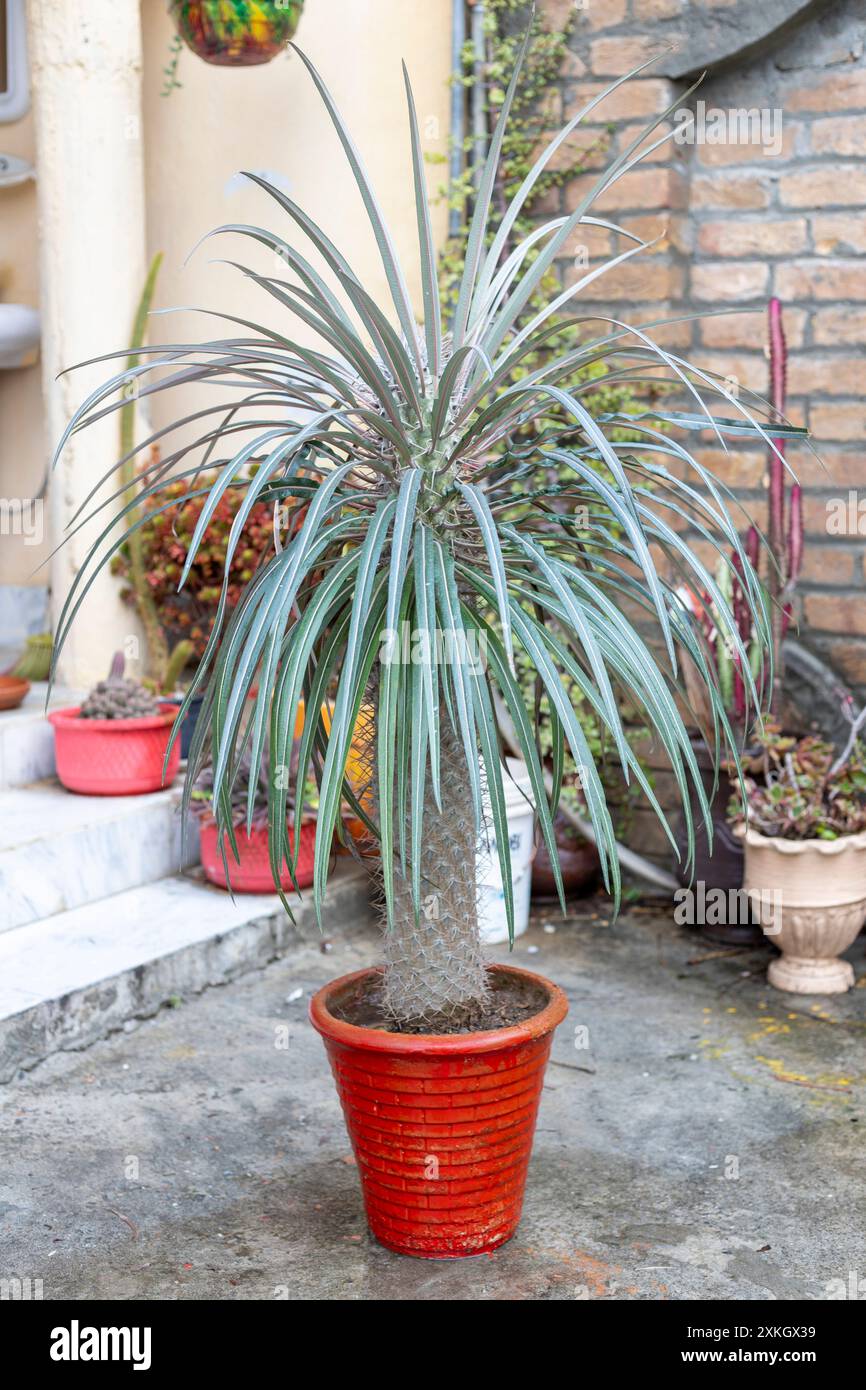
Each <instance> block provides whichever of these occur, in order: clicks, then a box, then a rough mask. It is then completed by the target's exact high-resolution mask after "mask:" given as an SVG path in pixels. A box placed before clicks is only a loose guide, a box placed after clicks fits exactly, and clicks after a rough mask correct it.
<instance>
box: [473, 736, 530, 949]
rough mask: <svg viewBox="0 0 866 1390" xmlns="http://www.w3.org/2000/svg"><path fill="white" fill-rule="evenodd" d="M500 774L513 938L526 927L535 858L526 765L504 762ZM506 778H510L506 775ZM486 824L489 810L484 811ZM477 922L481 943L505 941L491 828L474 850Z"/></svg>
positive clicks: (513, 760) (505, 925) (511, 760)
mask: <svg viewBox="0 0 866 1390" xmlns="http://www.w3.org/2000/svg"><path fill="white" fill-rule="evenodd" d="M506 764H507V767H508V773H503V779H502V780H503V785H504V790H505V809H506V814H507V816H508V843H509V846H510V849H511V881H512V884H513V888H514V935H515V937H518V936H522V935H523V933H524V932H525V931H526V928H527V927H528V925H529V893H530V888H531V886H532V860H533V857H534V855H535V806H534V801H533V796H532V784H531V782H530V780H529V774H528V772H527V770H526V764H525V763H524V762H521V760H520V759H519V758H507V759H506ZM509 774H510V775H509ZM487 812H488V820H489V817H490V808H489V806H488V808H487ZM476 864H477V873H478V890H479V891H478V921H479V928H480V931H481V940H482V941H484V942H486V943H488V944H492V943H493V942H498V941H507V940H508V922H507V919H506V916H505V894H504V892H503V889H502V873H501V870H500V867H499V855H498V853H497V848H496V836H495V834H494V832H493V828H492V825H491V826H490V829H489V831H488V834H487V835H486V836H485V837H484V840H483V842H482V844H481V845H479V847H478V854H477V859H476Z"/></svg>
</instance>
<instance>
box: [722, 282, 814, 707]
mask: <svg viewBox="0 0 866 1390" xmlns="http://www.w3.org/2000/svg"><path fill="white" fill-rule="evenodd" d="M768 319H769V345H770V403H771V405H772V407H773V414H774V417H775V420H776V422H779V421H781V420H782V419H783V418H784V414H785V397H786V390H787V375H788V349H787V345H786V343H785V330H784V326H783V323H782V305H781V302H780V301H779V300H778V299H775V298H773V299H771V300H770V303H769V306H768ZM773 445H774V448H773V449H771V450H770V453H769V460H768V469H767V471H768V476H769V485H768V491H767V510H768V515H767V543H768V546H769V550H770V555H771V557H772V558H771V560H770V563H769V567H768V568H769V573H768V575H767V589H768V591H769V595H770V606H771V612H770V624H771V630H772V638H773V689H772V691H771V693H770V709H771V712H772V713H773V714H778V712H779V705H780V702H781V695H782V675H783V671H782V641H783V639H784V636H785V633H786V632H787V630H788V625H789V623H790V621H791V615H792V611H793V591H794V585H795V584H796V581H797V577H798V575H799V573H800V566H801V563H802V558H803V499H802V495H801V489H800V485H799V484H798V483H793V484H792V485H791V489H790V494H789V493H788V484H787V472H788V470H787V468H786V465H785V461H784V454H785V441H784V439H774V440H773ZM776 451H778V452H776ZM786 518H787V526H786ZM745 550H746V555H747V556H748V559H749V561H750V563H751V564H752V565H753V566H754V567H755V568H757V566H758V556H759V537H758V532H757V530H756V529H755V527H754V526H751V527H749V530H748V533H747V535H746V538H745ZM733 597H734V616H735V618H737V626H738V627H740V619H739V616H738V615H739V614H740V613H747V612H748V608H747V605H746V604H745V596H744V594H743V593H742V588H741V586H740V585H739V584H738V583H737V582H736V581H735V582H734V595H733ZM740 636H741V637H742V638H743V639H744V641H747V640H748V638H749V636H750V633H749V632H743V631H742V628H741V627H740ZM734 713H735V714H736V716H737V717H738V718H742V717H743V716H744V714H745V685H744V682H743V679H742V674H741V672H740V671H739V670H735V671H734Z"/></svg>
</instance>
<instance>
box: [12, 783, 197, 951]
mask: <svg viewBox="0 0 866 1390" xmlns="http://www.w3.org/2000/svg"><path fill="white" fill-rule="evenodd" d="M179 804H180V787H179V785H178V786H175V787H170V788H169V789H168V790H166V791H161V792H152V793H149V794H148V795H145V796H76V795H74V794H73V793H71V792H67V791H65V790H64V789H63V788H62V787H61V786H60V785H59V783H57V782H39V783H36V784H34V785H33V786H29V787H19V788H17V789H15V790H12V791H5V792H2V793H0V932H5V931H9V930H11V929H12V928H15V927H22V926H25V925H26V924H27V923H32V922H38V921H41V919H42V918H45V917H53V916H54V915H55V914H56V913H60V912H66V911H68V910H69V909H72V908H77V907H81V906H84V905H86V904H88V903H96V902H99V900H100V899H102V898H106V897H108V896H109V895H111V894H114V893H122V892H123V891H124V890H126V889H129V888H137V887H140V886H141V885H142V884H145V883H153V882H155V881H156V880H158V879H162V878H166V877H167V876H168V875H170V874H173V873H176V872H177V871H178V870H179V869H180V868H182V867H185V865H182V864H181V834H180V830H181V826H180V816H179V814H178V807H179ZM186 838H187V844H186V854H185V861H186V865H189V864H194V863H197V862H198V836H197V833H196V826H195V822H194V821H192V820H191V821H190V825H189V829H188V831H187V837H186Z"/></svg>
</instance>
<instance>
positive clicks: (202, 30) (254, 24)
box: [168, 0, 304, 67]
mask: <svg viewBox="0 0 866 1390" xmlns="http://www.w3.org/2000/svg"><path fill="white" fill-rule="evenodd" d="M303 7H304V0H282V3H280V0H170V3H169V7H168V8H169V13H170V14H171V17H172V19H173V20H174V22H175V25H176V27H177V32H178V34H179V35H180V37H181V38H182V39H183V41H184V43H185V44H186V46H187V48H191V49H192V51H193V53H197V54H198V56H199V58H203V59H204V61H205V62H206V63H218V64H219V65H220V66H222V67H248V66H250V65H251V64H253V63H269V62H270V60H271V59H272V58H275V57H276V55H277V54H278V53H279V52H280V51H281V50H282V49H284V48H285V47H286V44H287V43H288V42H289V40H290V39H291V38H292V36H293V35H294V33H295V30H296V29H297V27H298V21H299V19H300V17H301V10H302V9H303Z"/></svg>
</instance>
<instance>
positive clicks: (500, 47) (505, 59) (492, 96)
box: [439, 0, 652, 835]
mask: <svg viewBox="0 0 866 1390" xmlns="http://www.w3.org/2000/svg"><path fill="white" fill-rule="evenodd" d="M528 18H529V4H528V3H527V0H486V3H485V15H484V39H485V61H484V64H483V69H482V71H481V74H480V76H481V79H482V81H483V84H484V108H485V118H486V125H487V135H488V137H489V135H490V134H491V133H492V129H493V126H494V124H495V121H496V118H497V115H498V111H499V108H500V106H501V105H502V102H503V101H504V98H505V91H506V88H507V85H508V82H509V80H510V78H511V73H512V72H513V70H514V66H515V62H516V59H517V53H518V48H519V45H520V42H521V40H522V36H523V33H524V32H525V28H526V24H527V22H528ZM577 20H578V13H577V11H576V10H575V12H574V13H573V14H572V15H571V16H570V17H569V18H568V20H567V21H566V23H565V25H564V27H563V28H562V29H561V30H556V31H552V30H549V29H547V28H546V27H545V26H544V24H543V23H542V21H541V20H540V19H539V17H538V16H536V18H535V21H534V24H533V30H532V37H531V40H530V46H529V49H528V53H527V59H526V63H525V65H524V68H523V75H522V77H521V80H520V82H519V84H518V87H517V90H516V93H515V98H514V103H513V106H512V113H511V118H510V121H509V129H508V133H507V134H506V137H505V140H504V143H503V157H502V160H501V162H500V170H499V172H498V174H497V178H496V182H495V185H494V194H493V208H494V216H493V218H492V219H491V220H492V224H493V225H492V229H491V232H490V236H489V239H488V240H492V238H493V236H494V235H495V232H496V228H497V226H498V225H499V222H500V221H501V218H502V215H503V214H504V212H505V209H506V208H507V207H508V205H509V203H510V202H511V200H512V198H513V196H514V194H515V193H516V192H517V190H518V189H519V187H520V186H521V184H522V183H523V181H524V179H525V177H526V175H527V174H528V173H529V171H530V169H531V168H532V166H533V164H534V163H535V161H536V159H537V158H538V154H539V152H540V150H541V148H542V146H543V142H544V139H545V136H546V135H547V133H548V131H549V130H550V129H556V128H558V127H559V126H560V124H561V121H560V114H561V113H560V112H559V111H558V110H552V109H551V100H552V99H553V100H556V101H557V102H558V100H559V91H560V88H559V82H560V80H561V78H562V75H563V67H564V64H565V62H566V60H567V57H568V53H569V39H570V37H571V35H572V34H573V32H574V29H575V26H576V24H577ZM476 61H477V60H476V52H475V46H474V43H473V42H472V41H471V40H470V41H468V42H467V43H466V44H465V45H464V47H463V51H462V54H461V68H460V71H458V72H457V73H455V74H454V75H453V77H452V81H453V82H455V83H457V84H459V85H460V86H462V87H463V88H464V89H465V90H466V91H467V93H469V92H470V91H471V90H472V88H473V87H474V85H475V82H476V72H475V64H476ZM469 126H470V123H469V122H468V121H467V135H466V138H465V139H464V141H463V143H462V148H461V153H462V156H463V160H462V162H463V166H464V172H463V174H462V176H461V177H460V178H459V179H457V180H454V181H453V182H452V183H451V185H450V186H443V187H442V188H441V189H440V196H441V197H442V198H443V199H444V200H447V202H448V207H449V211H451V212H452V213H454V212H456V213H458V214H459V218H460V225H459V230H458V231H457V233H456V235H451V236H450V237H449V239H448V241H447V242H446V244H445V247H444V249H443V252H442V254H441V257H440V262H439V290H440V299H441V302H442V307H443V313H444V315H445V318H446V321H447V320H448V319H450V317H451V315H452V313H453V310H454V307H455V305H456V302H457V295H458V292H459V287H460V276H461V274H462V268H463V261H464V255H465V247H466V241H467V238H468V234H469V223H470V218H471V212H472V200H473V194H474V178H475V172H476V171H475V169H474V168H473V154H474V146H475V137H474V132H473V131H472V130H471V129H470V128H469ZM611 131H612V127H606V128H604V129H603V130H602V131H601V133H600V134H599V137H598V139H597V140H596V142H595V143H594V144H593V145H591V146H590V147H589V148H586V147H582V148H581V149H580V150H579V151H578V152H577V153H576V154H575V155H574V156H573V157H572V158H566V159H562V160H556V161H555V162H553V167H549V168H548V169H547V170H546V171H545V172H544V173H543V174H542V175H541V177H540V178H539V179H538V181H537V183H536V184H535V187H534V189H533V193H532V195H531V197H530V198H529V199H528V200H527V202H526V203H525V204H524V206H523V208H522V209H521V212H520V215H519V216H518V217H517V219H516V220H515V224H514V228H513V230H512V234H511V237H510V239H509V242H510V244H509V245H507V246H506V248H505V251H504V253H503V254H504V255H507V254H508V253H509V252H510V251H511V250H513V249H514V247H515V246H516V245H518V244H519V243H520V241H521V240H523V238H525V237H526V236H528V235H529V234H530V233H531V232H532V231H533V230H534V229H535V228H536V227H537V226H538V225H539V223H540V222H543V221H546V220H547V219H548V218H549V217H550V216H551V210H550V204H551V194H552V193H554V192H555V191H556V190H557V189H560V188H562V187H564V186H565V185H566V184H568V183H569V182H570V181H571V180H572V179H575V178H577V177H578V176H579V175H580V174H582V173H584V172H585V171H586V160H587V156H588V155H595V154H596V153H598V152H599V151H601V152H602V153H603V152H604V151H605V150H606V149H607V148H608V146H609V144H610V135H611ZM567 148H568V146H567V145H565V146H564V147H563V149H565V150H567ZM560 153H561V152H560ZM440 159H442V157H441V156H440ZM442 162H444V160H443V161H442ZM537 255H538V251H536V250H532V251H530V253H529V255H528V257H527V261H528V262H531V261H532V260H534V259H535V258H536V256H537ZM559 288H560V280H559V275H558V273H557V271H556V270H554V269H553V268H551V269H550V270H549V271H548V273H547V275H546V276H545V277H544V279H543V280H542V283H541V285H540V286H539V289H538V291H537V292H536V294H535V295H534V296H533V297H532V298H531V299H530V301H529V302H528V304H527V306H526V309H525V311H524V315H523V320H522V321H523V322H528V321H529V320H530V319H531V318H532V317H534V315H535V314H536V313H537V312H538V311H539V310H540V309H543V308H544V307H545V306H546V305H547V304H548V303H549V301H550V298H551V297H552V295H555V294H556V293H557V291H558V289H559ZM551 322H552V323H558V324H559V325H560V328H561V332H559V333H558V334H555V335H553V336H552V338H551V340H550V346H549V347H546V348H545V349H544V350H543V351H539V352H536V353H534V354H531V355H528V356H527V357H525V358H524V359H523V360H522V362H521V364H520V366H519V367H518V368H516V369H515V370H514V372H513V373H512V376H511V381H512V382H513V383H516V382H517V381H519V380H521V379H522V378H523V377H524V376H526V375H528V374H529V373H530V372H533V371H535V370H536V369H537V368H538V367H539V366H541V365H542V362H543V361H544V360H545V358H550V357H554V356H560V355H561V354H562V353H563V351H564V350H566V348H567V346H568V344H569V342H570V341H575V340H576V339H577V337H578V330H577V329H576V328H575V326H574V324H573V323H572V322H571V321H570V320H569V318H568V317H566V316H565V315H560V316H559V317H558V318H557V319H554V320H551ZM606 375H607V368H606V366H605V365H604V363H598V364H596V365H595V366H593V367H592V368H590V369H588V370H586V371H584V372H583V373H581V376H582V379H583V380H586V379H587V377H589V378H590V379H593V378H595V379H597V381H598V386H597V388H595V389H593V391H592V393H591V395H590V396H588V397H586V398H585V400H586V404H587V406H588V408H589V409H590V410H591V411H592V413H593V415H594V416H596V415H599V414H602V413H604V412H608V411H610V412H623V413H629V412H632V413H635V412H638V411H640V410H643V409H644V408H645V402H639V401H638V399H637V397H636V396H635V394H634V392H633V391H632V390H630V389H629V388H628V387H623V386H619V385H617V386H605V384H604V378H605V376H606ZM549 431H552V432H553V433H554V435H555V437H556V438H557V439H558V440H559V442H560V443H561V442H562V441H563V440H567V439H568V438H569V436H575V435H577V434H578V433H579V430H578V428H577V427H576V425H575V423H574V421H573V420H572V419H571V417H567V416H566V415H565V414H564V413H563V412H562V409H561V407H560V406H558V405H556V404H552V405H551V409H550V411H549V413H546V414H545V415H544V416H543V417H540V418H537V419H536V420H535V421H534V422H533V424H532V425H531V426H528V427H524V429H523V430H522V431H521V432H520V435H519V436H518V437H517V438H512V439H510V440H509V441H508V442H507V443H504V444H503V445H502V446H501V447H502V448H503V450H504V449H510V450H511V451H512V452H515V451H519V452H520V453H525V455H526V456H527V458H532V457H533V454H534V453H536V452H537V449H538V446H540V445H542V444H543V442H544V438H545V437H546V436H547V434H548V432H549ZM611 437H612V438H613V439H616V440H623V441H628V440H636V439H638V438H639V436H638V435H637V434H635V433H634V432H630V431H628V429H626V428H622V429H615V430H612V431H611ZM535 473H536V478H537V481H536V482H534V483H533V481H532V474H531V473H530V476H529V478H528V479H524V480H523V481H522V482H521V484H520V487H521V490H525V491H526V493H531V489H532V487H533V486H537V487H540V486H542V485H544V486H546V487H549V486H550V483H551V481H553V479H552V478H551V474H553V475H554V478H555V479H558V480H559V481H560V482H562V483H563V484H564V485H565V487H567V486H568V484H569V482H570V480H571V475H570V473H569V472H568V470H567V469H564V468H551V467H550V466H549V465H544V464H539V465H538V467H537V469H536V470H535ZM517 660H518V676H519V679H520V681H521V684H522V685H523V686H524V688H525V690H526V694H527V697H528V699H529V702H530V703H532V693H533V687H534V686H535V682H536V673H535V671H534V670H533V669H532V667H531V663H530V662H529V661H528V659H527V658H526V657H525V655H523V654H520V655H518V658H517ZM571 693H572V696H573V704H574V707H575V709H576V711H577V713H578V717H579V718H580V721H581V724H582V725H583V727H584V730H585V732H586V735H587V738H588V740H589V743H590V747H591V748H592V751H593V756H594V757H595V758H596V760H597V762H598V763H599V764H600V766H601V768H602V769H603V780H604V783H605V788H606V791H607V792H608V795H609V798H610V800H611V801H615V802H617V803H618V804H617V810H616V812H615V821H616V828H617V833H618V834H620V835H622V834H624V833H625V832H626V831H627V829H628V826H629V822H630V820H631V816H632V813H633V810H634V807H635V804H636V802H637V801H638V800H639V799H640V792H639V788H636V786H635V784H634V782H632V783H631V784H630V786H629V788H628V789H627V790H625V791H624V790H623V785H622V771H621V768H620V766H619V760H618V758H617V757H616V754H615V752H613V751H612V750H611V749H610V747H609V746H608V739H607V737H606V731H605V730H604V729H603V728H602V727H601V725H600V722H599V720H598V719H597V717H596V715H595V713H594V712H593V710H592V709H591V708H590V707H589V705H588V704H587V703H586V702H585V701H584V700H583V699H582V697H581V695H580V693H579V692H578V691H577V690H576V689H575V690H573V691H572V692H571ZM546 714H547V709H546V702H545V700H542V701H541V702H540V704H539V706H538V716H539V732H538V736H539V745H540V750H541V752H542V754H543V755H545V756H546V755H547V754H548V753H549V751H550V747H549V743H550V740H549V735H548V733H547V721H546ZM640 732H641V731H640V730H634V731H631V732H630V734H629V741H630V742H635V743H636V742H637V741H638V739H639V737H640ZM645 771H646V772H647V776H648V778H649V780H650V783H652V776H651V774H650V773H649V770H648V769H645ZM563 799H564V801H565V804H567V805H569V806H571V807H572V808H574V809H581V808H582V807H583V794H582V791H581V788H580V784H579V779H578V777H577V775H576V769H575V768H574V766H573V763H572V761H571V758H570V756H568V755H567V756H566V777H565V782H564V786H563Z"/></svg>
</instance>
